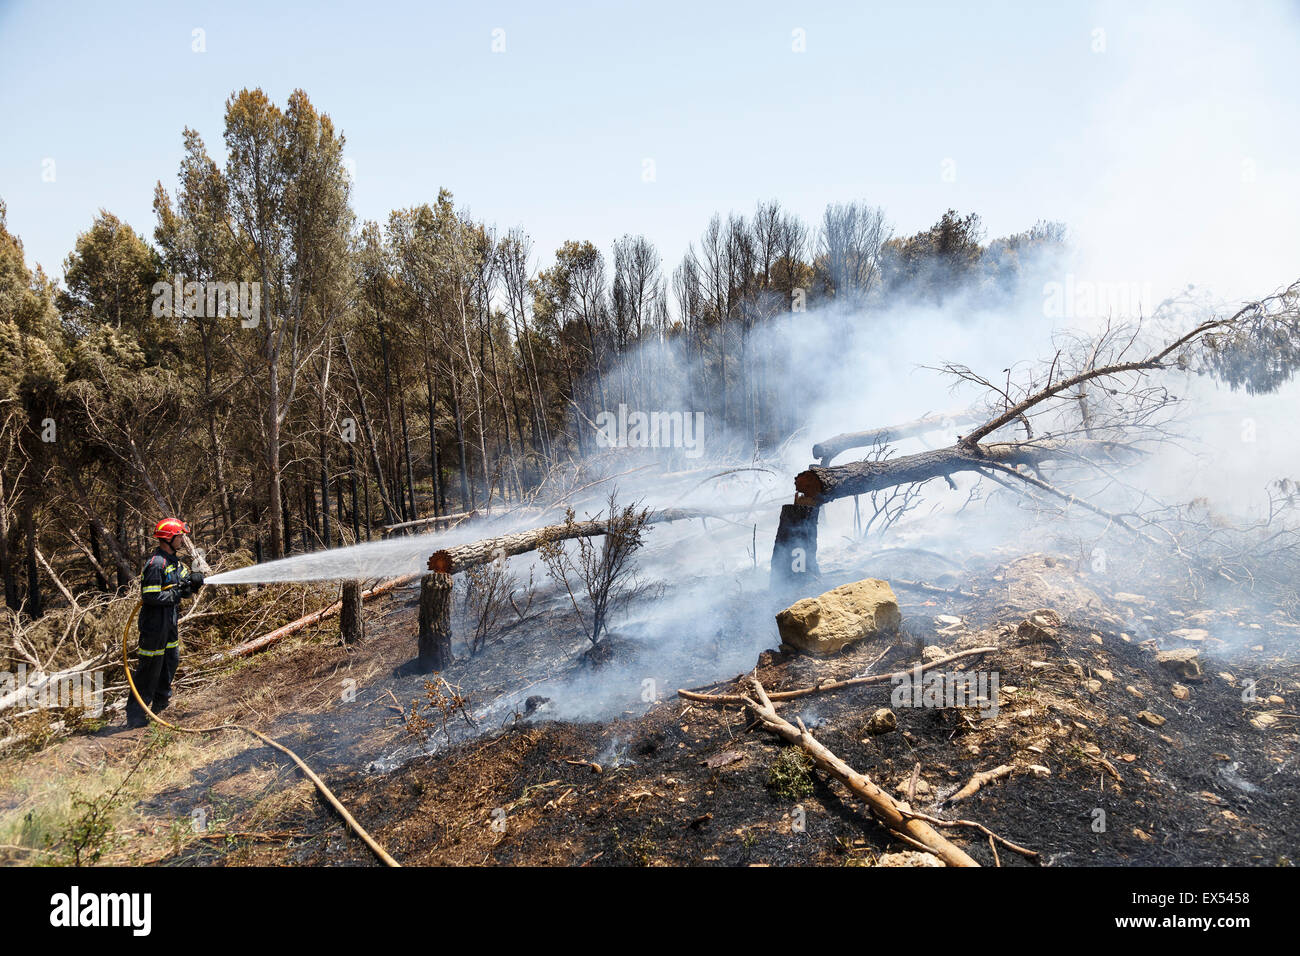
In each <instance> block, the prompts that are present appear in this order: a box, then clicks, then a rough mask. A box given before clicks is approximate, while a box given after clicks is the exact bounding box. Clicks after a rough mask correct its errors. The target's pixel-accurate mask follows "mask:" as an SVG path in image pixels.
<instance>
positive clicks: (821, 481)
mask: <svg viewBox="0 0 1300 956" xmlns="http://www.w3.org/2000/svg"><path fill="white" fill-rule="evenodd" d="M1126 450H1127V451H1129V452H1130V453H1131V452H1132V449H1125V448H1124V446H1122V445H1119V444H1117V443H1115V442H1105V441H1087V440H1080V441H1061V440H1058V439H1044V440H1042V441H1034V442H1000V443H997V444H992V445H969V446H968V445H965V444H960V443H959V444H956V445H950V446H948V447H947V448H936V449H934V450H933V451H923V452H918V453H917V454H915V455H905V456H904V457H902V458H889V459H885V460H883V461H855V462H850V463H849V464H846V465H832V466H829V467H823V466H821V465H810V466H809V467H808V470H807V471H802V472H800V473H799V474H798V475H796V476H795V479H794V487H795V491H796V492H797V493H798V494H800V495H803V496H804V497H805V499H806V500H807V502H808V503H809V504H825V503H826V502H828V501H834V500H835V499H837V498H850V497H852V496H853V495H863V494H869V493H871V492H873V491H880V490H881V489H884V488H892V487H894V486H895V485H902V484H910V483H913V482H922V481H929V480H931V479H933V478H949V477H950V476H951V475H954V474H957V473H958V472H963V471H979V470H980V469H982V468H990V467H993V466H997V465H1002V466H1004V467H1010V468H1014V467H1015V466H1017V465H1029V466H1030V467H1033V468H1037V467H1038V466H1039V465H1041V464H1043V463H1044V462H1047V461H1063V460H1068V459H1097V458H1107V457H1109V458H1114V457H1115V455H1116V453H1122V452H1124V451H1126Z"/></svg>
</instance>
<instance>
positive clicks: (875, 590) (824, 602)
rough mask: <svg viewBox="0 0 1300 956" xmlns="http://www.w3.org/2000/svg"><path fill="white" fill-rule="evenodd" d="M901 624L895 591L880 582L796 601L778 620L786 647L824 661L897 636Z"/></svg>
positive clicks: (856, 584) (844, 587) (862, 583)
mask: <svg viewBox="0 0 1300 956" xmlns="http://www.w3.org/2000/svg"><path fill="white" fill-rule="evenodd" d="M901 623H902V613H901V612H900V611H899V609H898V599H897V598H896V597H895V596H894V590H893V588H891V587H890V586H889V583H888V582H886V581H881V580H879V579H877V578H867V579H866V580H864V581H856V582H854V583H852V584H842V585H840V586H839V587H837V588H832V589H831V590H829V591H827V592H826V593H825V594H822V595H820V596H818V597H815V598H804V599H803V600H801V601H796V602H795V603H794V604H792V605H790V607H788V608H786V609H785V610H784V611H781V612H780V613H779V614H777V616H776V625H777V630H778V631H779V632H780V634H781V640H782V641H783V642H784V643H785V644H788V645H789V646H791V647H794V648H796V649H797V650H801V651H804V652H805V653H808V654H815V655H818V656H821V657H825V656H828V655H831V654H835V653H838V652H839V651H840V650H842V649H844V648H845V647H847V646H848V645H850V644H854V643H856V642H858V641H861V640H865V639H867V638H871V637H876V636H878V635H882V634H893V633H895V632H897V631H898V627H899V624H901Z"/></svg>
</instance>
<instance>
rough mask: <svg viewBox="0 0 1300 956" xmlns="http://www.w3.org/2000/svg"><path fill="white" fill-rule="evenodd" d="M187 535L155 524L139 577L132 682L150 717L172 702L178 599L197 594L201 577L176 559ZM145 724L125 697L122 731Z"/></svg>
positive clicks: (175, 526) (172, 522)
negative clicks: (150, 551)
mask: <svg viewBox="0 0 1300 956" xmlns="http://www.w3.org/2000/svg"><path fill="white" fill-rule="evenodd" d="M189 532H190V529H189V525H187V524H186V523H185V522H184V521H181V520H180V519H179V518H164V519H163V520H162V521H159V522H158V524H157V525H155V526H154V529H153V536H154V537H155V538H157V539H158V547H157V548H156V549H155V550H154V553H153V554H151V555H150V556H149V560H148V562H146V564H145V566H144V571H143V572H142V573H141V575H140V600H141V606H140V621H139V623H140V648H139V651H138V654H139V661H138V662H137V664H136V667H135V672H134V673H133V674H132V679H133V680H134V681H135V687H136V690H138V691H139V692H140V699H141V700H143V701H144V702H145V703H146V704H148V705H149V709H150V710H152V711H153V712H154V713H155V714H157V713H161V712H162V711H163V710H165V709H166V708H167V704H168V703H170V701H171V696H172V678H173V677H175V676H176V665H177V664H179V663H180V659H181V657H180V650H179V645H180V638H179V635H178V633H177V626H176V625H177V610H178V608H179V607H180V603H181V598H184V597H188V596H189V595H191V594H197V593H198V590H199V588H201V587H202V586H203V572H202V571H198V570H191V569H190V568H189V567H188V566H187V565H186V564H184V563H183V562H182V561H181V560H180V558H179V557H178V556H177V554H176V551H177V546H178V545H182V543H183V542H182V539H181V535H185V534H189ZM148 723H149V718H148V717H146V716H145V713H144V710H143V708H141V707H140V705H139V704H138V703H136V700H135V695H134V694H132V695H130V696H129V697H128V698H127V701H126V725H127V727H144V726H145V725H147V724H148Z"/></svg>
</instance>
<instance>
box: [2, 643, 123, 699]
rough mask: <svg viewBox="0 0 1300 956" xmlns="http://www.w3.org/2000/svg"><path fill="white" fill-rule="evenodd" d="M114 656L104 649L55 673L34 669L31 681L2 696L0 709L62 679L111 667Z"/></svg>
mask: <svg viewBox="0 0 1300 956" xmlns="http://www.w3.org/2000/svg"><path fill="white" fill-rule="evenodd" d="M112 656H113V655H112V654H111V653H110V652H108V651H104V652H103V653H101V654H96V655H95V656H94V657H92V658H90V660H86V661H82V662H81V663H80V664H77V665H76V666H75V667H69V668H67V669H66V670H61V671H55V672H54V673H53V674H41V673H38V672H37V671H35V670H33V671H32V675H31V676H32V679H31V680H30V681H29V682H27V683H25V684H23V686H22V687H19V688H17V689H16V690H12V691H10V692H9V693H7V694H5V695H4V696H3V697H0V710H8V709H9V708H10V707H13V706H15V705H16V704H21V703H23V702H24V701H26V700H27V699H28V698H29V697H31V696H33V695H36V694H39V693H41V692H42V691H43V690H44V689H45V688H47V687H49V686H50V685H54V686H56V687H57V686H58V685H59V683H60V682H61V681H64V680H67V679H68V678H69V677H79V676H80V675H82V674H85V673H87V672H90V671H95V670H99V669H101V668H104V667H110V666H112V664H111V660H110V659H111V658H112Z"/></svg>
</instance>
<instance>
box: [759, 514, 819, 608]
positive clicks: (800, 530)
mask: <svg viewBox="0 0 1300 956" xmlns="http://www.w3.org/2000/svg"><path fill="white" fill-rule="evenodd" d="M817 513H818V508H817V506H816V505H782V506H781V522H780V524H778V525H777V527H776V543H775V544H773V545H772V571H771V576H770V577H769V578H768V589H769V590H770V591H775V592H786V591H790V590H792V589H793V588H795V587H796V586H798V585H801V584H803V583H804V582H806V581H809V580H815V579H817V578H818V577H820V576H821V570H820V569H819V568H818V567H817Z"/></svg>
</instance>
